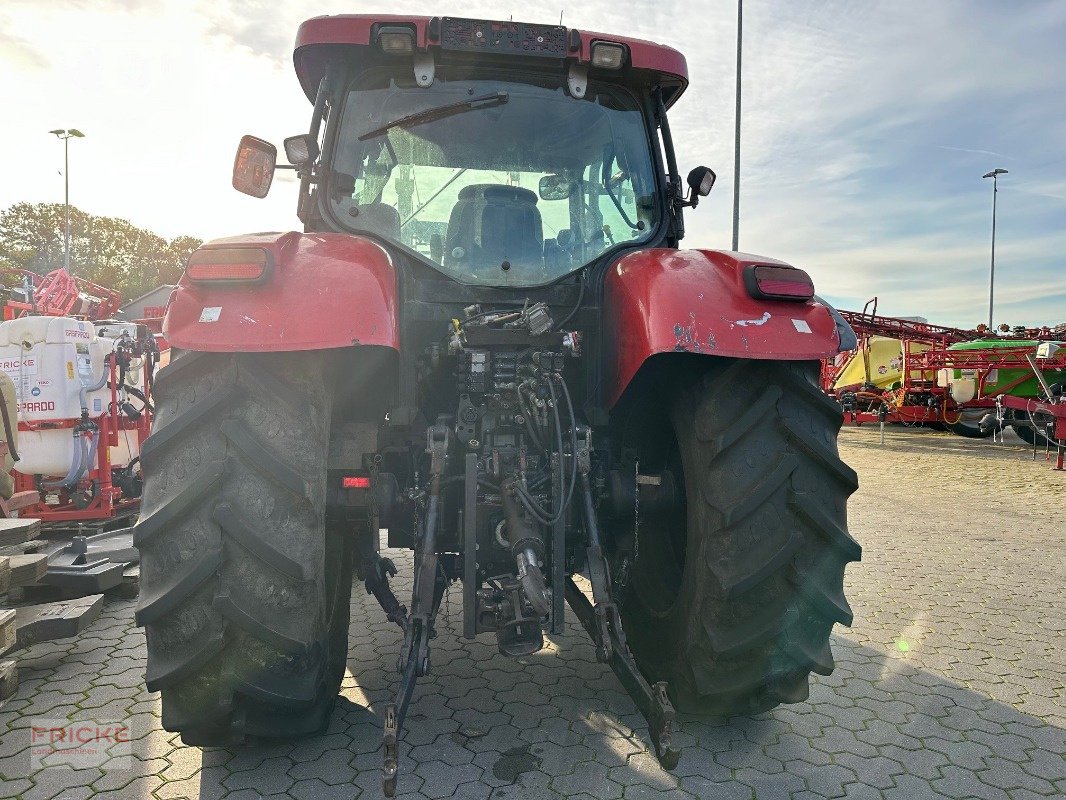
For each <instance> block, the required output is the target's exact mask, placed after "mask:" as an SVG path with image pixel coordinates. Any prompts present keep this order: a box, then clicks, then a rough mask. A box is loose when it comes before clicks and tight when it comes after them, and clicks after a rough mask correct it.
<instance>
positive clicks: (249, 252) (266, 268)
mask: <svg viewBox="0 0 1066 800" xmlns="http://www.w3.org/2000/svg"><path fill="white" fill-rule="evenodd" d="M269 273H270V254H269V253H267V251H266V250H262V249H260V248H258V247H226V248H218V249H210V248H208V249H202V250H197V251H196V252H195V253H193V254H192V255H191V256H189V264H188V266H187V267H186V268H185V274H186V276H188V278H189V280H191V281H195V282H197V283H199V282H208V283H209V282H218V281H221V282H230V283H257V282H259V281H262V280H265V279H266V278H267V277H269Z"/></svg>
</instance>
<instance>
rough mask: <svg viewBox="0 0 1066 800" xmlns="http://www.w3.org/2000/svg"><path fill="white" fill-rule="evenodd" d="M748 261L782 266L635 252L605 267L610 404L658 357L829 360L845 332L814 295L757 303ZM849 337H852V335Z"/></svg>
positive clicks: (711, 253)
mask: <svg viewBox="0 0 1066 800" xmlns="http://www.w3.org/2000/svg"><path fill="white" fill-rule="evenodd" d="M753 264H765V265H773V266H788V265H787V264H783V262H780V261H775V260H774V259H769V258H760V257H758V256H753V255H748V254H746V253H730V252H724V251H720V250H667V249H654V250H641V251H639V252H636V253H631V254H629V255H627V256H625V257H624V258H622V259H621V260H619V261H618V262H617V263H616V264H615V265H614V266H612V267H611V268H610V270H609V271H608V273H607V276H606V278H605V286H604V327H605V330H606V331H607V336H608V340H609V341H611V342H612V343H613V346H611V347H609V348H608V350H607V352H608V353H609V355H608V366H607V370H606V372H607V392H606V396H607V401H608V406H609V407H613V406H614V405H615V404H616V403H617V402H618V399H619V398H620V397H621V396H622V393H623V392H624V391H625V389H626V387H627V386H628V385H629V383H630V381H632V380H633V377H634V376H635V375H636V374H637V371H638V370H639V369H640V368H641V366H642V365H643V364H644V362H645V361H647V360H648V359H649V358H651V357H652V356H654V355H657V354H660V353H696V354H701V355H707V356H725V357H730V358H753V359H774V360H784V361H811V360H818V359H822V358H826V357H827V356H832V355H835V354H836V353H837V352H838V351H839V349H840V346H841V343H842V341H843V342H844V343H845V344H846V343H847V341H846V340H847V337H848V335H849V334H850V333H851V332H850V329H848V330H843V329H841V328H840V325H841V324H842V325H843V326H844V328H847V323H844V322H843V320H842V319H841V320H840V321H839V324H838V321H837V319H835V317H837V316H839V315H836V314H835V312H834V311H833V309H832V308H831V307H830V306H829V305H828V304H826V303H824V302H823V301H820V300H818V299H817V298H815V299H814V300H808V301H805V302H795V301H787V300H757V299H755V298H753V297H752V296H751V294H749V292H748V290H747V288H746V287H745V284H744V270H745V268H746V267H748V266H750V265H753ZM852 338H854V337H853V334H852Z"/></svg>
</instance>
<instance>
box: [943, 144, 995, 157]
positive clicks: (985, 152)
mask: <svg viewBox="0 0 1066 800" xmlns="http://www.w3.org/2000/svg"><path fill="white" fill-rule="evenodd" d="M937 147H938V148H939V149H940V150H954V151H955V152H956V153H976V154H978V155H984V156H995V157H996V158H1009V156H1005V155H1003V154H1002V153H993V152H992V151H991V150H974V149H972V148H969V147H951V146H950V145H946V144H938V145H937Z"/></svg>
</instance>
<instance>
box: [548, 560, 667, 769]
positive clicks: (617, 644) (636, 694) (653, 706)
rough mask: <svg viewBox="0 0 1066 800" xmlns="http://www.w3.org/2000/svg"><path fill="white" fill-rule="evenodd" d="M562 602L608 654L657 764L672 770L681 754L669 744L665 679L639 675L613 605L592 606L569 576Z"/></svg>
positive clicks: (597, 644)
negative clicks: (638, 715)
mask: <svg viewBox="0 0 1066 800" xmlns="http://www.w3.org/2000/svg"><path fill="white" fill-rule="evenodd" d="M566 602H568V603H569V604H570V608H571V609H573V611H574V614H575V615H576V616H577V618H578V620H580V622H581V624H582V625H584V626H585V630H586V631H588V633H589V636H591V637H592V640H593V641H594V642H595V643H596V650H597V655H599V653H601V652H606V653H609V658H608V661H607V663H608V664H609V665H610V667H611V669H612V670H614V674H615V675H617V676H618V680H619V682H620V683H621V684H622V686H623V688H624V689H625V690H626V693H627V694H628V695H629V696H630V697H631V698H633V702H634V703H635V704H636V706H637V709H638V710H639V711H640V713H641V714H642V715H643V716H644V719H645V720H647V722H648V733H649V735H650V736H651V741H652V744H653V745H654V746H655V755H656V757H657V758H658V759H659V763H660V764H661V765H662V767H663V769H667V770H670V769H673V768H674V767H676V766H677V762H678V759H679V758H680V757H681V750H679V749H678V748H676V747H674V746H673V733H674V725H675V724H676V722H677V715H676V713H675V712H674V706H673V704H672V703H671V702H670V698H669V697H667V695H666V683H665V681H660V682H658V683H656V684H655V685H651V684H649V683H648V681H647V680H646V679H645V678H644V676H643V675H641V674H640V669H639V668H638V667H637V662H636V661H634V660H633V654H632V653H630V652H629V646H628V645H627V644H626V641H625V634H624V633H623V632H622V626H621V622H620V620H619V618H618V610H617V609H616V608H613V604H612V608H610V609H597V608H593V607H592V603H590V602H589V599H588V598H587V597H585V593H584V592H582V591H581V589H580V588H579V587H578V585H577V584H576V583H574V579H573V578H567V579H566ZM601 612H602V613H601ZM603 619H605V621H606V625H604V626H601V624H600V620H603ZM604 627H606V629H607V635H608V637H609V641H608V642H602V641H601V637H602V635H603V634H602V630H603V628H604Z"/></svg>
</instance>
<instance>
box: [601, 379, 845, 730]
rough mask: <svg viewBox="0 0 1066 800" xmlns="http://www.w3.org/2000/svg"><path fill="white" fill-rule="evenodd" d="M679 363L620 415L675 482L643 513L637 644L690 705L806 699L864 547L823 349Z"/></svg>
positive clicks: (634, 572) (743, 705) (645, 457)
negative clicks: (852, 513)
mask: <svg viewBox="0 0 1066 800" xmlns="http://www.w3.org/2000/svg"><path fill="white" fill-rule="evenodd" d="M684 366H685V367H687V368H683V371H679V370H677V369H673V370H672V371H670V372H669V373H667V374H665V375H662V376H659V379H657V380H655V381H651V382H649V383H648V384H646V385H645V386H646V388H647V391H646V395H647V399H646V401H644V402H641V403H637V404H636V406H635V407H634V408H633V412H635V413H631V414H630V415H629V416H630V421H629V422H628V423H627V424H626V428H627V433H626V435H625V439H626V440H627V443H626V444H627V447H628V448H630V452H632V453H635V454H637V455H638V457H639V458H640V462H639V470H640V472H641V473H643V474H649V473H655V472H656V471H662V470H666V471H669V472H670V473H672V475H674V476H675V483H676V484H678V486H679V489H678V492H679V494H680V495H681V497H680V498H679V500H680V504H679V505H675V506H674V507H673V510H670V511H665V512H662V513H660V514H659V515H657V516H653V515H642V516H641V524H640V526H639V529H638V533H637V545H638V546H637V548H636V550H637V556H636V560H635V562H634V563H633V564H632V567H631V569H630V579H629V585H628V588H627V591H626V592H625V595H624V599H623V606H622V615H623V622H624V624H625V626H626V629H627V632H628V635H629V642H630V645H631V647H632V649H633V652H634V655H635V656H636V659H637V662H638V664H639V665H640V667H641V669H642V671H643V672H644V673H645V675H646V676H647V677H648V679H649V680H651V681H660V680H665V681H668V682H669V685H670V692H671V695H672V697H673V699H674V702H675V704H676V705H677V707H678V709H679V710H681V711H683V712H687V713H695V714H705V715H728V714H738V713H739V714H751V713H757V712H760V711H764V710H766V709H769V708H772V707H774V706H776V705H777V704H779V703H793V702H799V701H801V700H804V699H806V698H807V696H808V677H809V674H810V672H812V671H814V672H817V673H820V674H822V675H828V674H829V673H830V672H832V670H833V666H834V662H833V655H832V652H831V649H830V644H829V636H830V633H831V631H832V629H833V625H834V624H836V623H841V624H843V625H850V624H851V621H852V612H851V608H850V607H849V606H848V603H847V600H846V599H845V597H844V592H843V577H844V567H845V565H846V564H847V563H848V562H849V561H857V560H858V559H859V557H860V555H861V548H860V546H859V544H858V543H857V542H856V541H855V540H854V539H853V538H852V537H851V536H850V535H849V533H848V531H847V514H846V504H847V498H848V496H849V495H850V494H851V493H852V492H854V491H855V489H856V488H857V486H858V481H857V479H856V475H855V473H854V472H853V471H852V470H851V469H850V468H849V467H848V466H847V465H845V464H844V463H843V462H842V461H841V460H840V458H839V456H838V455H837V444H836V438H837V432H838V430H839V429H840V425H841V422H842V416H841V412H840V408H839V407H838V406H837V405H836V404H835V403H834V402H833V401H832V400H830V399H829V398H827V397H826V396H825V395H824V394H823V393H822V392H821V391H819V389H818V387H817V382H818V375H819V373H818V365H817V363H789V362H772V361H738V360H731V359H714V360H713V361H709V362H708V361H707V360H701V361H700V362H698V364H695V363H692V362H687V363H686V364H685V365H684ZM641 407H643V410H642V409H641ZM656 419H658V420H661V423H660V424H656V423H655V420H656ZM630 525H631V523H630ZM616 572H617V571H616Z"/></svg>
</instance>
